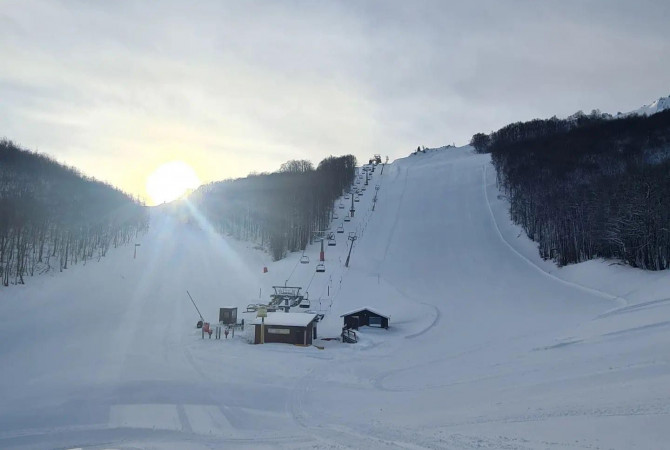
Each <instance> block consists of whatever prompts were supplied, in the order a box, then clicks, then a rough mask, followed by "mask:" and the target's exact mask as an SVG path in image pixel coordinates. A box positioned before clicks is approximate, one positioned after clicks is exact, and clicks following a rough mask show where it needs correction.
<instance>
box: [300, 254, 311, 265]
mask: <svg viewBox="0 0 670 450" xmlns="http://www.w3.org/2000/svg"><path fill="white" fill-rule="evenodd" d="M300 264H309V256H307V255H302V256H301V257H300Z"/></svg>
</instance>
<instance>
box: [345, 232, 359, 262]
mask: <svg viewBox="0 0 670 450" xmlns="http://www.w3.org/2000/svg"><path fill="white" fill-rule="evenodd" d="M348 239H349V240H350V241H351V245H350V246H349V254H348V255H347V261H346V262H345V263H344V267H349V258H351V249H352V248H354V241H355V240H356V239H358V237H356V235H355V234H350V235H349V238H348Z"/></svg>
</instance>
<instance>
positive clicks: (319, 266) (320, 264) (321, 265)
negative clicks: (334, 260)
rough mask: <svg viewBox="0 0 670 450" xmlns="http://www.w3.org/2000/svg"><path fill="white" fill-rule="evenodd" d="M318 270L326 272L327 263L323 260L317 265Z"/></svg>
mask: <svg viewBox="0 0 670 450" xmlns="http://www.w3.org/2000/svg"><path fill="white" fill-rule="evenodd" d="M316 271H317V272H325V271H326V265H325V264H324V263H322V262H320V263H319V264H317V265H316Z"/></svg>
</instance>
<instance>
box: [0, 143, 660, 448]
mask: <svg viewBox="0 0 670 450" xmlns="http://www.w3.org/2000/svg"><path fill="white" fill-rule="evenodd" d="M489 158H490V156H489V155H481V154H475V153H474V152H473V151H472V148H470V147H463V148H444V149H440V151H427V152H426V153H420V154H417V155H413V156H410V157H407V158H404V159H401V160H398V161H396V162H394V163H393V164H390V165H387V166H386V167H385V168H384V172H383V174H382V173H381V168H378V169H377V170H376V171H375V172H374V174H373V177H372V181H371V183H370V184H369V186H368V189H367V190H366V192H365V193H364V194H363V195H362V196H361V199H360V202H357V203H355V207H356V214H355V217H354V218H353V219H352V221H351V222H346V223H345V222H343V221H342V217H343V212H344V211H345V210H346V209H348V208H349V207H350V202H351V201H350V200H344V199H343V201H342V203H343V208H342V209H340V208H339V203H336V209H335V212H336V213H339V214H338V219H337V220H335V221H334V222H333V224H332V226H331V229H332V230H336V229H337V227H339V226H340V225H342V226H343V228H344V230H345V233H341V234H340V233H337V234H336V238H337V245H336V246H334V247H331V246H326V256H325V266H326V272H325V273H322V274H321V273H316V272H315V264H316V260H317V259H318V252H319V247H318V245H317V244H314V245H311V246H309V247H308V249H307V250H306V252H305V254H306V255H307V256H309V258H310V263H309V264H300V256H301V255H300V254H297V253H296V254H292V255H290V257H289V258H286V259H284V260H281V261H278V262H276V263H272V262H271V261H270V258H269V257H268V256H267V255H266V254H263V253H261V252H259V251H257V250H254V249H253V248H250V245H247V244H246V243H243V242H238V241H234V240H231V239H229V238H227V237H222V236H220V235H219V234H218V233H216V232H215V231H214V230H213V229H212V227H211V226H210V225H209V224H207V223H206V222H205V221H204V220H202V217H201V216H200V215H199V214H198V212H197V211H194V218H195V219H196V222H197V224H193V223H191V224H185V223H182V222H180V221H178V220H176V219H174V218H172V217H170V216H169V215H166V214H163V213H161V212H160V211H156V212H155V213H154V215H153V217H152V223H151V228H150V231H149V233H148V234H147V235H146V236H145V237H144V238H143V240H142V241H141V247H139V251H138V255H137V259H133V257H132V248H119V249H116V250H115V251H111V250H110V253H109V255H108V257H107V258H105V259H103V260H101V261H100V262H99V263H97V264H88V265H86V266H78V267H74V268H73V269H71V270H69V271H68V272H67V273H64V274H62V275H56V276H52V277H41V278H38V279H36V280H35V282H34V283H31V285H29V286H10V287H9V288H7V289H4V290H1V291H0V362H1V363H2V366H3V370H2V371H0V386H1V387H0V396H1V397H2V398H3V402H2V403H1V404H0V447H2V448H54V447H59V448H69V447H83V448H110V447H114V448H146V447H151V448H191V449H197V448H220V447H224V446H227V447H233V448H238V447H242V448H455V449H460V448H482V447H483V448H508V449H535V448H554V447H555V448H621V449H624V448H661V447H663V446H664V445H665V443H666V442H667V441H668V440H669V439H670V431H668V428H667V426H666V423H667V417H668V413H670V406H669V405H670V393H669V391H668V389H667V387H668V386H669V385H670V372H669V371H668V364H669V362H670V361H669V359H670V355H669V353H668V349H667V343H668V342H670V300H668V298H669V297H670V282H669V281H668V280H667V276H665V275H667V274H664V273H644V272H641V271H636V270H630V269H628V268H625V267H622V266H618V265H610V263H608V262H604V261H590V262H589V263H585V264H580V265H576V266H569V267H565V268H562V269H558V268H556V266H555V265H553V264H552V263H550V262H546V261H541V260H539V258H538V257H537V250H536V249H535V248H534V244H533V243H532V242H531V241H529V240H528V239H527V238H525V236H523V234H521V233H520V231H519V229H518V228H517V227H515V226H514V225H512V224H511V223H510V221H509V220H508V218H507V213H506V203H505V199H504V198H502V197H501V196H499V195H498V192H497V190H496V187H495V174H494V173H493V170H492V166H491V165H490V160H489ZM375 186H379V191H378V201H377V203H376V204H375V205H374V207H375V209H374V211H372V207H373V203H372V198H373V196H374V192H375ZM349 232H355V233H356V236H357V237H358V239H357V240H356V241H355V244H354V248H353V250H352V253H351V263H350V266H349V267H348V268H346V267H344V262H345V260H346V256H347V251H348V249H347V246H346V236H348V233H349ZM263 267H267V268H268V272H267V273H263ZM283 284H287V285H289V286H301V287H303V289H304V290H305V291H308V292H309V298H310V303H311V309H312V310H315V311H317V312H321V313H323V314H325V317H324V320H323V321H322V322H320V323H319V324H318V334H319V338H337V337H338V336H339V334H340V330H341V326H342V319H341V318H340V317H339V316H340V314H342V313H345V312H347V311H350V310H354V309H357V308H359V307H362V306H369V307H371V308H374V309H376V310H379V311H380V312H382V313H384V314H386V315H390V317H391V320H390V328H389V329H388V330H383V329H361V331H360V332H359V342H358V343H357V344H343V343H340V342H338V341H336V340H318V341H317V342H316V345H318V346H319V347H322V348H323V349H319V348H317V347H307V348H305V347H296V346H291V345H286V344H267V345H250V344H248V343H247V339H248V337H249V334H250V331H249V328H248V327H247V331H246V332H245V333H243V334H240V333H238V334H237V335H236V336H235V338H229V339H227V340H225V339H224V340H220V341H219V340H215V339H211V340H210V339H205V340H202V339H201V334H200V332H199V330H197V329H196V328H195V322H196V320H197V319H198V316H197V314H196V312H195V309H194V308H193V306H192V305H191V303H190V300H189V299H188V297H187V295H186V290H187V289H188V290H189V291H190V293H191V294H192V295H193V297H194V298H195V300H196V301H197V302H198V307H199V309H200V311H202V313H203V315H204V316H205V318H206V319H207V320H211V321H216V318H217V316H218V308H219V307H221V306H229V305H232V306H238V307H239V308H240V310H239V311H240V312H239V315H240V316H244V317H245V319H246V321H247V322H248V321H251V320H252V319H253V318H254V317H255V315H254V314H244V313H242V311H244V310H245V307H246V305H247V304H249V303H254V302H258V301H259V294H260V300H261V301H267V299H268V295H269V293H270V291H271V287H272V286H273V285H283ZM296 311H297V308H296Z"/></svg>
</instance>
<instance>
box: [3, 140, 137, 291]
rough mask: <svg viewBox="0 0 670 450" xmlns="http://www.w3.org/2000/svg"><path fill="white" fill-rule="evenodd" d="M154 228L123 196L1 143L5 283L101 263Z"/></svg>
mask: <svg viewBox="0 0 670 450" xmlns="http://www.w3.org/2000/svg"><path fill="white" fill-rule="evenodd" d="M147 227H148V212H147V209H146V207H145V206H144V205H143V204H141V203H140V202H139V201H138V200H136V199H133V198H132V197H130V196H129V195H127V194H125V193H123V192H122V191H120V190H118V189H116V188H114V187H112V186H110V185H108V184H105V183H102V182H100V181H97V180H95V179H93V178H90V177H86V176H83V175H82V174H81V173H80V172H78V171H77V170H76V169H74V168H72V167H66V166H64V165H62V164H59V163H57V162H56V161H54V160H53V159H51V158H49V157H48V156H45V155H42V154H38V153H35V152H30V151H27V150H24V149H22V148H20V147H18V146H17V145H15V144H14V143H13V142H11V141H9V140H7V139H3V140H0V282H1V283H2V285H4V286H8V285H9V284H10V283H15V284H24V282H25V277H26V276H27V275H30V276H32V275H34V274H35V273H36V272H37V273H42V272H46V271H49V270H52V269H58V270H60V271H62V270H65V269H67V268H68V267H69V265H71V264H77V263H79V262H83V263H85V262H86V261H88V260H91V259H99V258H101V257H103V256H105V254H106V253H107V250H108V249H109V248H110V247H117V246H119V245H122V244H125V243H127V242H130V241H131V240H133V239H134V238H135V237H136V235H137V233H139V232H140V231H143V230H145V229H146V228H147Z"/></svg>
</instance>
